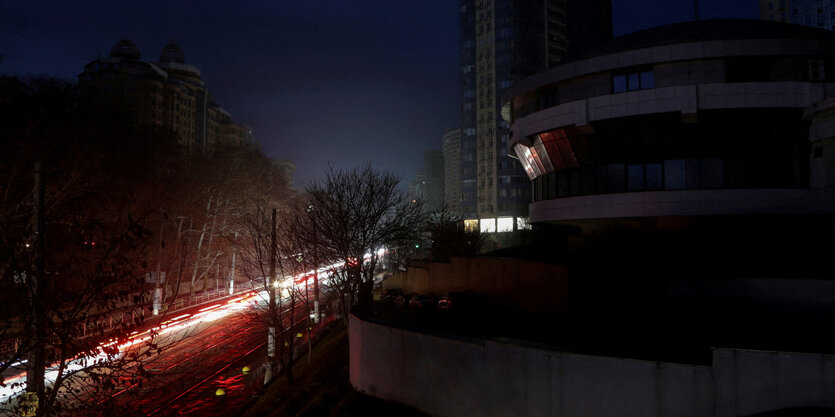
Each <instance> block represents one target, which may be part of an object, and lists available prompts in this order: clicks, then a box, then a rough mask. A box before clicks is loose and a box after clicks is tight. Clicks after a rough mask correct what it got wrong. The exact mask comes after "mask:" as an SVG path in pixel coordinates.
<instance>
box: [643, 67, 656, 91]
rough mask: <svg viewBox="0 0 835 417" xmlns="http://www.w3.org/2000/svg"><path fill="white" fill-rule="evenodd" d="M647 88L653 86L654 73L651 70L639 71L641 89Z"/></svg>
mask: <svg viewBox="0 0 835 417" xmlns="http://www.w3.org/2000/svg"><path fill="white" fill-rule="evenodd" d="M647 88H655V74H654V73H653V72H652V71H644V72H642V73H641V90H646V89H647Z"/></svg>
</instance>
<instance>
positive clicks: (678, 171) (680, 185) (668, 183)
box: [664, 159, 687, 190]
mask: <svg viewBox="0 0 835 417" xmlns="http://www.w3.org/2000/svg"><path fill="white" fill-rule="evenodd" d="M685 178H686V177H685V175H684V160H683V159H671V160H667V161H664V188H666V189H668V190H682V189H684V187H685V186H686V185H687V182H686V181H685Z"/></svg>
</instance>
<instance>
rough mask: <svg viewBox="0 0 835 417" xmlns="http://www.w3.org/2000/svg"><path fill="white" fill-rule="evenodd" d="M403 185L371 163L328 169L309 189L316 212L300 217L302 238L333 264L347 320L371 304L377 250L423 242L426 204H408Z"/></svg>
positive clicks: (337, 288) (332, 273) (312, 205)
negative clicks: (353, 311) (356, 307)
mask: <svg viewBox="0 0 835 417" xmlns="http://www.w3.org/2000/svg"><path fill="white" fill-rule="evenodd" d="M399 182H400V179H399V178H398V177H397V176H396V175H394V174H391V173H388V172H382V171H378V170H376V169H374V168H373V167H372V166H371V165H370V164H367V165H365V166H363V167H361V168H355V169H352V170H338V169H335V168H334V167H333V166H330V167H329V168H328V169H326V170H325V178H324V180H321V181H316V182H313V183H312V184H311V185H309V186H308V187H306V191H307V193H308V198H309V204H310V206H311V208H312V209H311V210H307V211H304V212H302V214H300V219H299V221H298V224H299V225H301V226H302V227H304V228H305V232H304V233H299V234H298V236H299V237H300V238H303V239H305V240H306V241H307V244H308V246H311V245H314V244H315V246H316V248H317V252H318V254H319V257H320V258H321V261H322V262H324V263H325V264H330V265H335V266H334V267H333V268H332V271H331V278H330V280H331V286H332V287H333V288H334V289H335V290H336V291H338V294H339V295H340V298H341V299H344V302H343V304H342V308H343V314H344V316H345V317H347V314H348V313H349V311H350V309H351V307H352V306H353V305H354V304H355V303H358V304H361V305H363V306H368V305H369V304H370V303H371V300H372V298H371V292H372V290H373V284H374V281H373V279H374V271H375V269H376V266H377V262H378V260H379V251H380V250H383V249H384V248H385V247H387V246H398V245H402V244H405V242H415V241H418V240H419V238H420V232H421V227H422V224H423V222H424V220H425V218H424V213H423V207H422V203H421V202H420V201H418V200H412V199H409V198H408V196H407V194H406V193H405V192H404V191H403V190H401V189H400V188H398V185H399ZM314 236H315V237H316V240H315V241H313V240H312V239H313V237H314Z"/></svg>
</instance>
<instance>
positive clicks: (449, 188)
mask: <svg viewBox="0 0 835 417" xmlns="http://www.w3.org/2000/svg"><path fill="white" fill-rule="evenodd" d="M443 157H444V204H445V205H446V207H447V210H449V212H450V213H451V214H452V215H453V216H455V217H461V129H449V130H447V131H446V132H445V133H444V137H443Z"/></svg>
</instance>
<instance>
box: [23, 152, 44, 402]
mask: <svg viewBox="0 0 835 417" xmlns="http://www.w3.org/2000/svg"><path fill="white" fill-rule="evenodd" d="M43 177H44V174H43V164H42V162H41V161H35V178H34V186H33V190H32V194H33V200H34V204H33V208H34V213H33V217H34V219H33V220H34V222H33V223H34V227H33V232H34V234H35V239H36V241H35V262H34V265H32V274H30V276H29V307H30V314H31V322H30V328H29V331H30V336H31V338H32V339H31V342H32V343H31V349H30V350H29V360H28V361H27V364H26V365H27V368H26V391H28V392H32V393H35V394H36V395H37V396H38V411H37V415H43V411H42V408H41V406H43V401H44V399H45V395H44V368H45V367H46V350H45V348H44V342H45V337H44V325H45V323H44V320H45V319H46V315H45V314H44V313H43V308H42V307H41V299H42V298H43V297H42V296H43V285H44V280H45V276H44V275H45V269H46V268H45V261H44V251H45V250H46V245H45V240H44V223H45V221H44V214H45V213H44V210H45V204H44V198H45V194H46V186H45V184H44V178H43Z"/></svg>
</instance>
